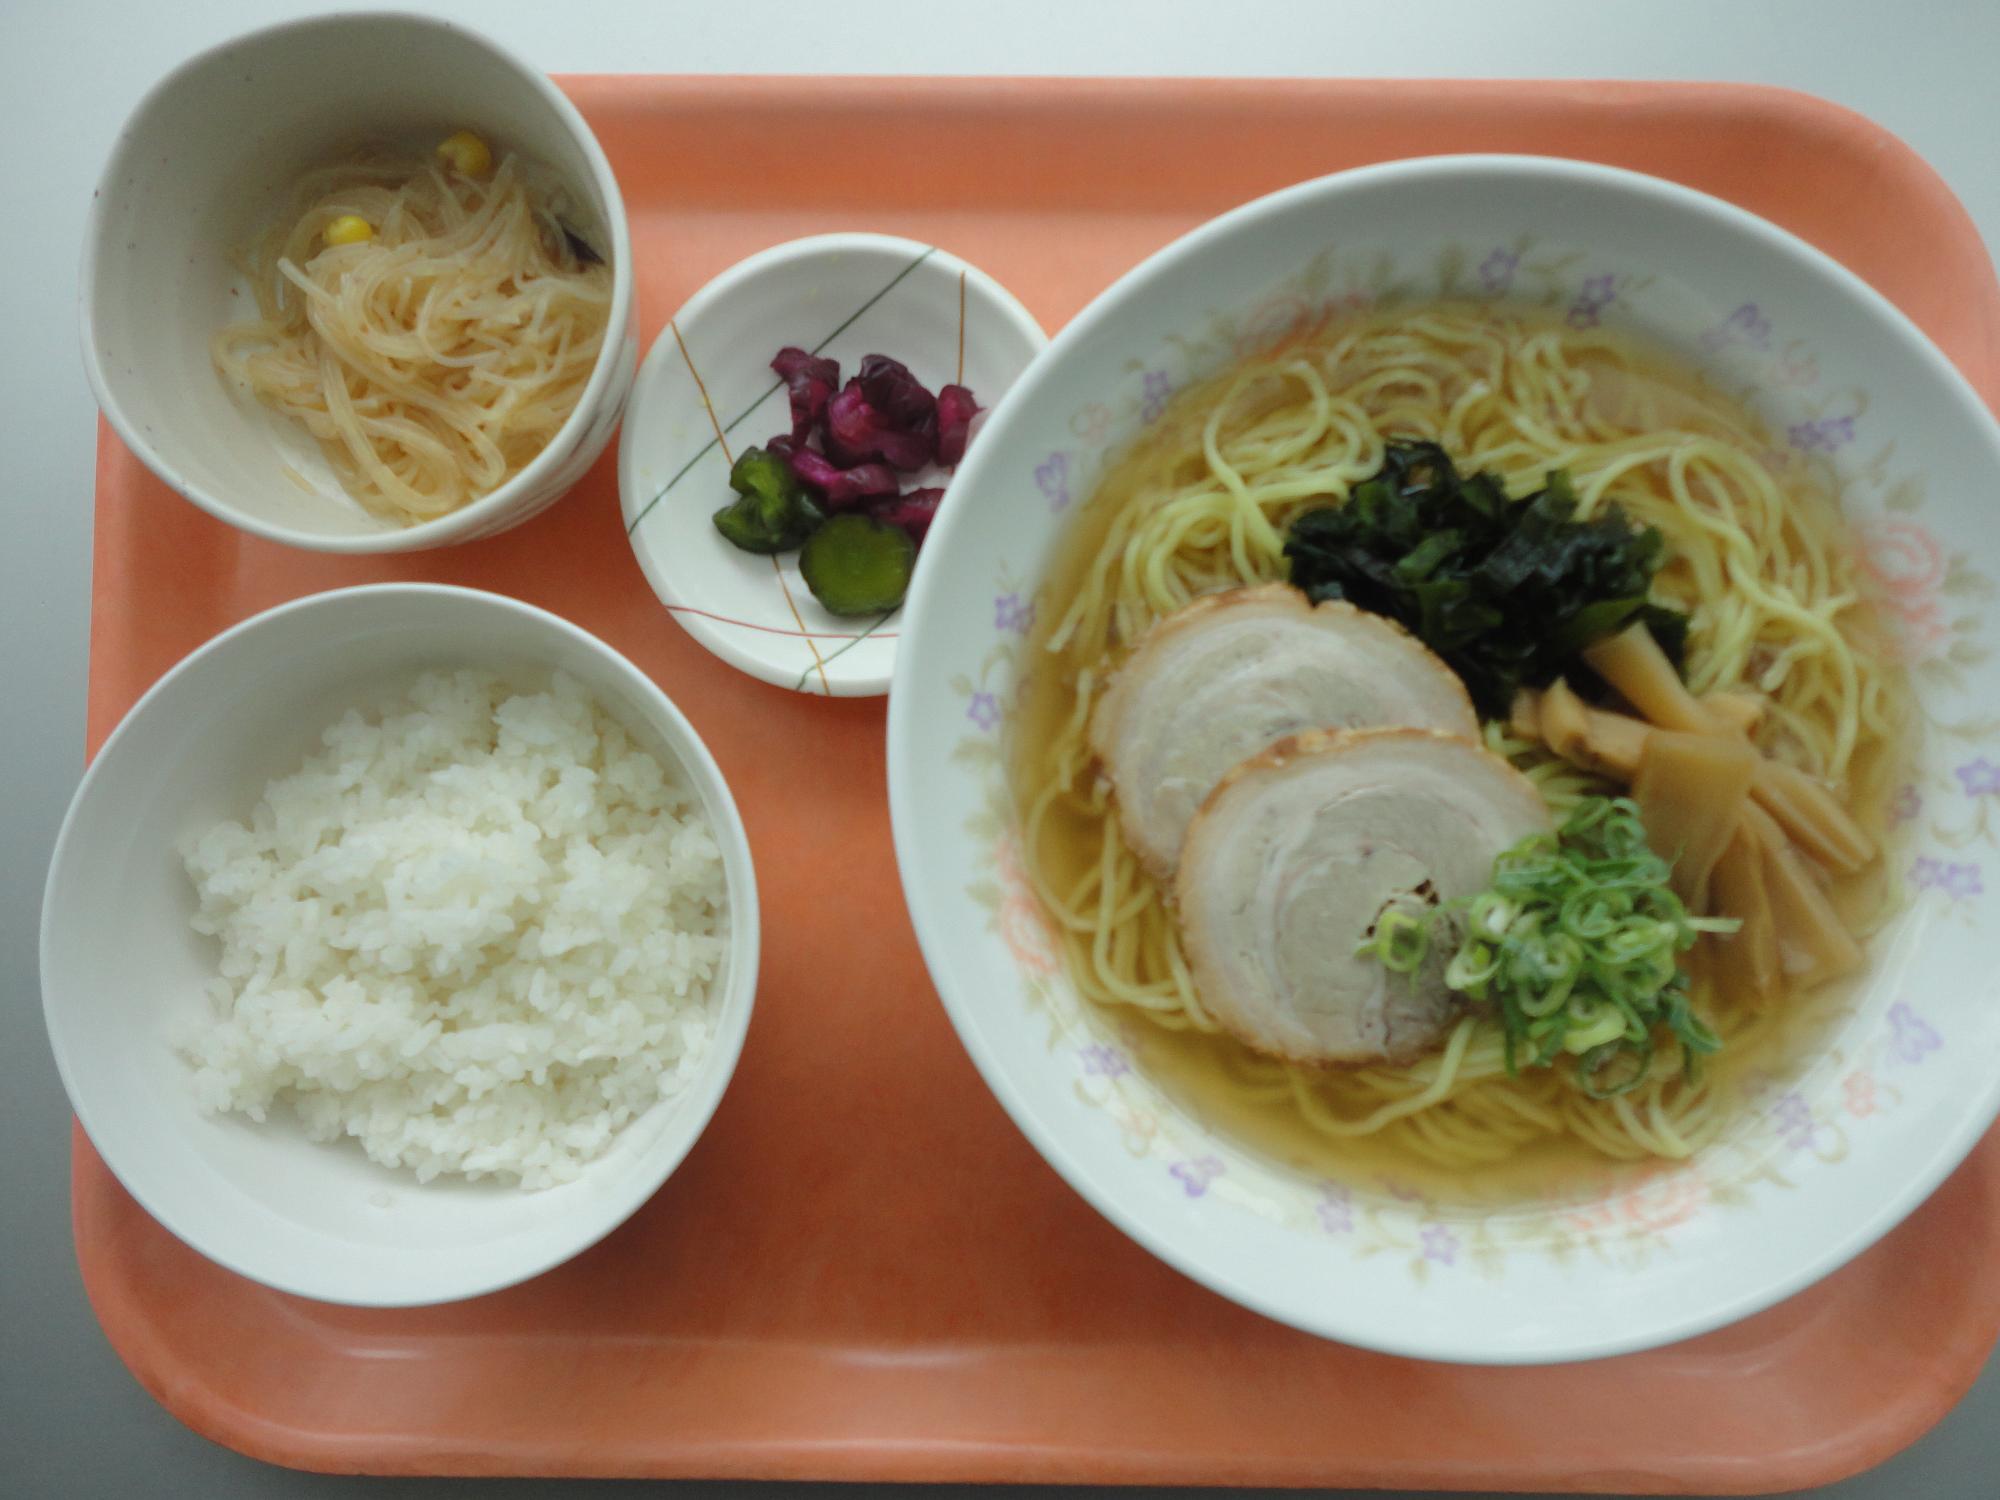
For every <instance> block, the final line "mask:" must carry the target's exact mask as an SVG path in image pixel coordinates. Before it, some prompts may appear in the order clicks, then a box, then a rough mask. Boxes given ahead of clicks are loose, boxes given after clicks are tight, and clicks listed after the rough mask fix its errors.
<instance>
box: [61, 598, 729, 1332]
mask: <svg viewBox="0 0 2000 1500" xmlns="http://www.w3.org/2000/svg"><path fill="white" fill-rule="evenodd" d="M463 667H472V668H478V669H482V670H486V671H491V672H495V673H498V674H499V675H500V676H501V677H502V678H503V679H507V680H509V681H517V682H520V683H521V684H522V685H523V686H527V687H539V686H541V685H542V684H544V683H545V682H546V680H547V676H548V674H549V673H550V672H551V671H553V670H557V669H560V670H562V671H565V672H568V673H569V674H570V675H571V676H573V677H575V678H576V679H577V680H579V681H580V682H582V683H583V684H584V685H585V686H586V687H587V688H588V689H589V690H590V691H591V693H592V694H593V695H594V696H595V697H596V698H597V700H598V702H599V703H600V704H601V705H603V707H604V708H605V710H606V711H607V712H609V713H610V714H611V715H612V716H613V717H614V718H616V719H617V720H618V721H619V722H620V723H621V724H622V725H624V727H625V728H626V730H627V731H628V732H630V733H631V734H632V735H633V736H634V738H635V740H636V741H637V743H639V744H641V745H643V746H644V747H645V748H646V749H648V750H650V751H651V752H652V753H653V754H654V755H656V756H658V757H659V758H660V761H661V763H662V764H663V765H664V766H666V767H667V768H668V770H669V771H670V772H673V773H674V774H676V775H677V776H678V778H679V779H680V780H681V782H682V784H683V785H685V786H687V787H688V788H689V789H690V791H691V792H692V793H693V796H694V798H695V801H696V802H697V803H698V804H699V805H700V807H701V808H702V809H703V811H704V812H705V813H706V814H707V817H708V821H709V825H710V827H711V828H712V829H713V830H714V834H715V840H716V843H717V845H718V846H719V847H720V849H721V851H722V861H723V875H724V883H725V887H726V891H727V903H728V909H727V912H726V914H725V919H726V922H727V933H728V949H727V956H726V958H725V960H724V965H723V968H722V971H721V973H720V975H719V976H718V977H717V979H716V980H715V982H714V984H713V985H712V986H711V988H710V992H709V1002H708V1003H709V1007H710V1015H711V1017H712V1021H713V1032H712V1034H711V1036H710V1038H709V1041H708V1048H707V1051H706V1053H705V1054H704V1055H703V1057H702V1058H701V1060H700V1062H699V1064H698V1071H697V1072H696V1073H695V1074H694V1075H693V1076H692V1077H690V1078H689V1079H688V1080H687V1082H686V1083H685V1085H684V1086H683V1087H682V1089H681V1090H680V1092H678V1093H677V1094H675V1095H674V1096H673V1097H671V1098H669V1099H665V1100H662V1101H661V1102H660V1103H658V1104H655V1105H654V1106H653V1107H652V1108H651V1109H650V1110H648V1111H646V1112H645V1113H644V1114H642V1115H640V1116H639V1117H637V1118H636V1119H634V1120H632V1121H631V1122H630V1123H629V1124H627V1125H626V1126H625V1128H624V1129H623V1130H621V1131H620V1132H619V1133H618V1135H617V1136H616V1138H615V1139H614V1140H613V1142H612V1144H611V1145H610V1147H609V1148H608V1149H607V1150H606V1151H605V1153H604V1154H603V1155H602V1156H600V1157H598V1158H597V1159H596V1160H595V1161H592V1162H590V1163H588V1164H587V1165H586V1166H585V1167H584V1169H583V1171H582V1173H581V1174H580V1175H579V1176H578V1177H577V1178H576V1179H575V1180H574V1181H572V1182H568V1183H564V1184H561V1185H560V1186H557V1187H552V1188H547V1189H542V1190H537V1191H532V1192H531V1191H523V1190H522V1189H520V1188H518V1187H515V1186H512V1185H510V1184H506V1183H499V1182H495V1181H492V1180H490V1179H488V1180H482V1181H478V1182H468V1181H466V1180H464V1179H463V1178H453V1177H438V1178H434V1179H433V1180H432V1181H431V1182H429V1183H424V1184H420V1183H419V1182H418V1181H417V1179H416V1175H415V1174H414V1173H413V1172H410V1171H406V1170H393V1169H391V1168H388V1167H384V1166H380V1165H377V1164H376V1163H375V1162H373V1161H371V1160H369V1159H368V1157H367V1156H365V1155H364V1154H363V1153H362V1151H361V1149H360V1147H359V1146H358V1145H356V1144H355V1143H353V1142H352V1141H348V1140H341V1141H336V1142H330V1143H320V1142H315V1141H313V1140H311V1139H309V1138H308V1137H307V1135H306V1133H305V1131H304V1128H303V1127H302V1126H301V1125H300V1124H299V1123H298V1122H297V1120H296V1119H295V1117H294V1116H293V1115H292V1113H291V1110H290V1108H289V1107H288V1106H286V1105H284V1104H282V1103H280V1104H279V1105H278V1106H277V1107H275V1108H273V1110H272V1111H271V1113H270V1117H269V1118H268V1119H267V1120H266V1121H265V1122H263V1123H261V1124H259V1123H256V1122H253V1121H251V1120H250V1119H248V1118H247V1117H246V1116H243V1115H239V1114H228V1115H206V1114H204V1113H202V1111H201V1110H200V1108H199V1107H198V1105H197V1103H196V1097H195V1090H194V1075H193V1070H192V1068H191V1067H190V1066H189V1065H188V1063H187V1062H186V1061H185V1060H184V1059H183V1058H182V1057H181V1056H180V1055H179V1054H178V1053H177V1052H176V1050H175V1048H176V1038H177V1037H178V1036H179V1035H180V1033H181V1030H182V1028H184V1027H185V1026H188V1025H190V1024H194V1023H196V1022H198V1021H199V1020H200V1019H201V1018H203V1017H204V1016H206V1015H208V1014H209V1011H208V1000H207V997H206V993H205V991H206V987H207V986H208V985H209V984H210V983H211V982H212V980H213V978H214V976H215V972H216V969H215V963H216V945H215V943H214V940H212V939H206V938H203V937H200V936H199V935H197V934H196V933H195V932H194V931H193V929H192V928H191V927H190V926H189V918H190V917H191V916H192V915H193V913H194V910H195V893H194V886H193V882H192V881H190V880H189V878H188V876H187V873H186V871H185V870H184V868H183V866H182V863H181V860H180V857H179V855H178V852H177V850H178V848H179V844H180V840H181V839H182V838H183V837H184V836H186V835H188V834H190V833H192V832H195V831H198V830H199V829H201V828H203V827H206V826H208V825H210V824H212V823H214V822H216V821H218V820H220V819H222V818H239V819H240V818H243V817H246V816H248V814H249V813H250V810H251V808H252V807H253V806H254V805H255V803H256V800H257V798H258V797H259V796H260V795H261V794H262V792H263V789H264V787H265V785H266V784H267V783H268V782H269V781H271V780H272V779H273V778H274V777H277V776H281V775H285V774H288V773H290V772H292V771H294V770H296V769H298V767H299V765H300V763H301V762H302V761H303V760H304V759H305V757H306V755H307V754H308V753H310V752H311V751H313V750H315V749H317V748H318V745H319V736H320V732H321V731H322V730H323V729H324V728H325V727H326V726H327V725H329V724H331V723H333V722H334V721H335V720H336V719H338V718H339V717H340V716H341V714H342V713H343V712H344V711H345V710H347V709H348V708H350V707H357V706H361V705H364V704H367V703H370V702H372V701H374V700H376V699H378V698H379V697H380V696H381V695H382V694H383V693H384V692H385V691H389V690H393V689H394V688H396V687H398V686H400V685H401V684H403V683H405V682H407V681H408V680H409V679H410V678H411V677H413V676H415V675H416V673H418V672H419V671H423V670H427V669H431V668H440V669H452V668H463ZM41 949H42V953H41V961H42V1005H43V1009H44V1012H45V1014H46V1018H47V1021H48V1027H49V1039H50V1042H51V1044H52V1045H53V1047H54V1050H55V1056H56V1064H57V1066H58V1068H60V1070H61V1072H62V1078H63V1084H64V1086H65V1087H66V1088H67V1089H68V1090H69V1097H70V1103H71V1104H72V1105H73V1106H74V1107H75V1109H76V1113H77V1117H78V1119H79V1120H81V1121H82V1123H83V1128H84V1131H85V1132H86V1133H87V1134H88V1135H89V1137H90V1141H91V1144H92V1145H93V1146H94V1147H95V1148H96V1149H97V1152H98V1154H99V1155H100V1156H102V1157H103V1158H104V1161H105V1163H106V1165H108V1166H109V1167H110V1168H111V1170H112V1172H113V1173H115V1174H116V1175H117V1177H118V1180H119V1181H120V1182H121V1183H123V1184H124V1186H125V1188H126V1190H127V1191H128V1192H130V1193H131V1194H132V1196H133V1197H134V1198H136V1199H137V1200H138V1201H139V1202H140V1203H141V1204H142V1205H143V1206H144V1207H145V1209H146V1210H147V1212H149V1213H150V1214H152V1215H153V1217H154V1218H156V1219H158V1220H159V1221H160V1222H161V1223H162V1224H164V1225H165V1226H166V1227H167V1228H168V1229H170V1230H172V1231H173V1232H174V1233H175V1234H176V1235H178V1236H179V1237H180V1238H181V1239H183V1240H185V1241H186V1242H187V1243H188V1244H189V1245H191V1246H193V1247H194V1248H195V1249H196V1250H198V1251H200V1252H201V1253H202V1254H204V1255H206V1256H208V1257H209V1258H210V1259H212V1260H215V1261H218V1262H220V1263H221V1264H223V1265H225V1266H227V1267H228V1268H229V1269H231V1270H232V1271H236V1272H238V1273H240V1274H241V1275H244V1276H248V1277H252V1278H254V1279H255V1280H258V1281H261V1282H264V1283H266V1284H268V1285H270V1286H274V1287H277V1288H278V1289H280V1290H281V1291H287V1292H293V1293H296V1294H298V1295H300V1296H303V1297H314V1298H318V1299H320V1300H323V1301H328V1302H343V1303H350V1304H355V1305H365V1306H373V1307H407V1306H414V1305H417V1304H422V1303H433V1302H447V1301H452V1300H454V1299H457V1298H462V1297H470V1296H474V1295H477V1294H479V1293H482V1292H488V1291H493V1290H496V1289H498V1288H500V1287H504V1286H508V1285H511V1284H513V1283H514V1282H517V1281H521V1280H524V1279H526V1278H527V1277H530V1276H533V1275H536V1274H537V1273H539V1272H541V1271H545V1270H547V1269H548V1268H549V1267H551V1266H554V1265H557V1264H559V1263H560V1262H562V1261H564V1260H567V1259H569V1258H570V1257H571V1256H573V1255H576V1254H577V1253H579V1252H580V1251H582V1250H584V1249H586V1248H587V1247H589V1246H590V1245H592V1244H594V1243H596V1242H597V1241H598V1240H599V1239H601V1238H602V1237H603V1236H604V1235H606V1234H608V1233H610V1232H611V1231H612V1230H613V1229H615V1228H616V1227H617V1226H618V1225H619V1224H621V1223H623V1222H624V1221H625V1219H626V1218H628V1217H629V1216H630V1215H631V1214H632V1213H633V1212H634V1211H635V1210H636V1209H638V1208H639V1206H640V1205H641V1204H643V1203H644V1202H645V1201H646V1200H647V1199H648V1198H650V1197H651V1196H652V1195H653V1193H654V1192H655V1191H656V1190H657V1189H658V1188H659V1186H660V1184H661V1183H662V1182H664V1181H665V1180H666V1179H667V1177H668V1175H669V1174H670V1173H671V1172H672V1171H673V1170H674V1168H675V1167H676V1166H678V1165H679V1164H680V1162H681V1160H682V1158H683V1157H685V1156H686V1155H687V1153H688V1151H689V1150H690V1149H691V1148H692V1147H693V1145H694V1143H695V1140H696V1138H697V1137H699V1136H700V1134H701V1132H702V1130H703V1128H704V1127H705V1126H706V1125H707V1123H708V1120H709V1117H710V1116H711V1115H712V1114H713V1113H714V1111H715V1107H716V1105H717V1104H718V1103H719V1102H720V1100H721V1098H722V1094H723V1090H724V1088H725V1087H726V1086H727V1085H728V1082H729V1078H730V1075H731V1073H732V1072H733V1071H734V1069H735V1066H736V1059H737V1056H738V1054H739V1052H740V1051H741V1050H742V1046H743V1037H744V1033H745V1031H746V1030H747V1029H748V1027H749V1024H750V1010H751V1003H752V1001H753V999H754V997H755V994H756V988H757V953H758V917H757V885H756V879H755V876H754V873H753V871H752V868H751V862H750V845H749V842H748V840H747V839H746V838H745V836H744V832H743V825H742V822H741V820H740V819H739V818H738V816H737V812H736V804H735V802H734V800H733V799H732V798H731V796H730V794H729V788H728V786H727V785H726V784H725V783H724V781H723V779H722V773H721V772H720V771H719V770H718V769H717V768H716V765H715V762H714V760H713V759H712V758H711V757H710V755H709V753H708V751H707V749H706V748H704V746H703V745H702V742H701V740H700V738H699V737H698V736H697V735H696V734H695V731H694V729H693V728H692V726H690V725H689V723H688V721H687V719H686V718H685V717H684V716H683V715H682V714H681V712H680V710H679V709H678V708H676V707H675V706H674V705H673V703H672V702H671V701H669V700H668V698H667V697H666V695H665V694H663V693H662V692H661V691H660V690H659V689H658V688H657V687H655V686H654V685H653V683H652V681H651V680H650V679H649V678H647V677H646V675H645V674H644V673H642V672H641V671H639V669H638V668H637V667H635V666H633V665H632V664H631V663H630V662H629V661H627V660H626V659H625V658H624V657H623V656H621V655H619V654H618V653H617V652H616V651H614V650H612V649H611V648H610V647H609V646H607V645H605V644H604V643H603V642H602V641H600V640H598V639H597V638H596V637H594V636H592V635H590V634H588V633H586V632H585V631H583V630H580V629H578V628H577V627H576V626H574V625H571V624H570V623H568V622H567V621H565V620H562V619H559V618H557V617H556V616H555V615H552V614H549V613H547V612H546V611H543V610H539V609H536V608H533V607H532V606H530V605H526V604H522V603H519V602H517V601H515V600H512V599H507V598H503V597H502V596H500V595H498V594H488V593H482V592H479V591H476V590H471V589H460V588H446V587H443V586H439V585H431V584H376V585H370V586H366V587H361V588H352V589H340V590H336V591H335V592H333V593H327V594H315V595H311V596H309V597H307V598H304V599H300V600H297V601H294V602H293V603H290V604H285V605H280V606H279V607H278V608H276V609H272V610H269V611H267V612H265V613H264V614H261V615H257V616H255V617H254V618H252V619H250V620H247V621H245V622H244V623H242V624H241V625H238V626H236V627H235V628H234V629H231V630H228V631H225V632H224V633H223V634H221V635H219V636H217V637H216V638H215V639H214V640H212V641H210V642H209V643H208V644H207V645H205V646H203V647H201V649H199V650H198V651H196V652H194V653H193V654H192V655H191V656H189V657H187V658H186V659H185V660H183V661H182V662H181V663H180V664H179V665H177V666H175V667H174V668H173V669H172V670H171V671H169V672H168V673H167V674H166V675H165V676H164V677H162V678H161V679H160V680H159V681H158V682H157V683H155V684H154V685H153V687H152V688H151V689H150V690H149V691H148V692H147V693H146V695H145V696H144V697H143V698H141V699H140V700H139V702H138V703H137V704H136V705H134V707H133V709H132V711H131V712H130V713H129V714H127V715H126V716H125V719H124V720H123V722H121V723H120V724H119V726H118V728H117V729H116V730H114V731H113V732H112V734H111V737H110V738H109V739H107V740H106V741H105V743H104V746H103V748H102V749H101V750H99V751H98V754H97V757H96V759H95V760H93V761H92V762H91V766H90V770H89V771H88V772H87V773H86V774H85V776H84V778H83V783H82V785H81V786H80V787H79V788H78V789H77V793H76V798H75V800H74V801H73V802H72V803H71V805H70V809H69V814H68V816H67V817H66V818H65V819H64V821H63V825H62V831H61V833H60V834H59V835H58V836H57V840H56V850H55V857H54V860H53V861H52V863H51V865H50V868H49V880H48V889H47V894H46V896H45V897H44V900H43V906H42V935H41Z"/></svg>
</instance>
